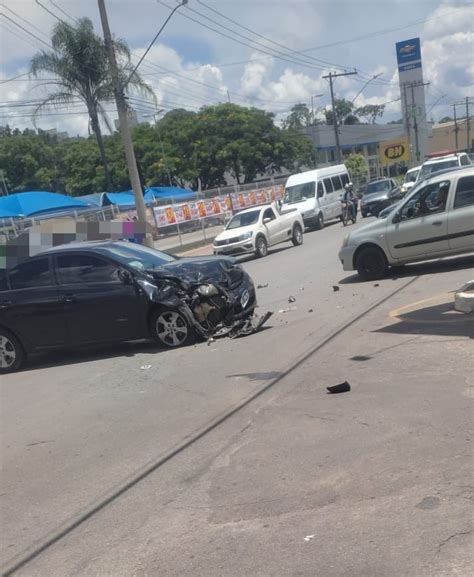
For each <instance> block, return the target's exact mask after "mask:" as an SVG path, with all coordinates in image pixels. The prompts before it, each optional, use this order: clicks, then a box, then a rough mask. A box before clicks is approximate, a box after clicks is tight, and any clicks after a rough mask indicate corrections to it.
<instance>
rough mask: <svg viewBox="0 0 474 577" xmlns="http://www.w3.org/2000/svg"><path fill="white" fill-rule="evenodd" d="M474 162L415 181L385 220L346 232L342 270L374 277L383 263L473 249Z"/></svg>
mask: <svg viewBox="0 0 474 577" xmlns="http://www.w3.org/2000/svg"><path fill="white" fill-rule="evenodd" d="M473 223H474V166H470V167H464V168H459V169H455V170H452V171H449V172H446V171H445V172H444V173H443V174H438V175H435V176H433V177H431V178H429V179H427V180H426V181H423V182H422V183H421V184H420V185H417V186H416V188H414V189H413V191H412V192H411V193H409V194H408V197H406V198H404V199H403V200H402V201H401V202H400V203H399V204H398V205H397V206H396V207H394V208H393V210H392V212H391V213H390V214H389V215H388V216H387V218H385V219H378V220H376V221H375V222H371V223H369V224H367V225H366V226H363V227H362V228H360V229H357V230H355V231H354V232H351V233H349V234H348V235H347V236H346V237H345V239H344V241H343V245H342V248H341V250H340V252H339V259H340V261H341V263H342V266H343V268H344V270H357V271H358V273H359V275H360V276H361V277H362V278H363V279H377V278H380V277H382V276H383V275H384V273H385V271H386V270H387V268H388V267H389V266H395V265H401V264H406V263H410V262H417V261H422V260H429V259H435V258H440V257H446V256H453V255H458V254H465V253H472V252H474V225H473Z"/></svg>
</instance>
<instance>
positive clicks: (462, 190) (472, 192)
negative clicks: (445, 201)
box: [454, 176, 474, 208]
mask: <svg viewBox="0 0 474 577" xmlns="http://www.w3.org/2000/svg"><path fill="white" fill-rule="evenodd" d="M473 205H474V176H464V177H463V178H460V179H459V181H458V185H457V187H456V196H455V197H454V208H463V207H464V206H473Z"/></svg>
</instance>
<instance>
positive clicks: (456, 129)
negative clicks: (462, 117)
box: [453, 103, 459, 151]
mask: <svg viewBox="0 0 474 577" xmlns="http://www.w3.org/2000/svg"><path fill="white" fill-rule="evenodd" d="M453 113H454V114H453V116H454V147H455V148H456V151H457V150H458V148H459V147H458V132H459V126H458V119H457V117H456V103H454V104H453Z"/></svg>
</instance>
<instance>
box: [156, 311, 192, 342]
mask: <svg viewBox="0 0 474 577" xmlns="http://www.w3.org/2000/svg"><path fill="white" fill-rule="evenodd" d="M150 325H151V326H150V328H151V333H152V336H153V338H154V339H155V340H156V341H157V342H158V343H159V344H160V345H162V346H164V347H168V348H177V347H183V346H185V345H189V344H191V343H192V342H193V341H194V339H195V333H194V330H193V328H192V327H191V325H190V324H189V321H188V320H187V318H186V317H185V316H184V315H183V314H182V313H181V312H180V311H178V310H176V309H166V308H161V309H158V310H156V311H154V313H153V314H152V316H151V322H150Z"/></svg>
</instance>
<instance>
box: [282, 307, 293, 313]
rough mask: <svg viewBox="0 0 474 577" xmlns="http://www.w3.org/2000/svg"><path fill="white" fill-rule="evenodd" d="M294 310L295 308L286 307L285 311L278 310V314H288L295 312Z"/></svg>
mask: <svg viewBox="0 0 474 577" xmlns="http://www.w3.org/2000/svg"><path fill="white" fill-rule="evenodd" d="M295 310H296V307H288V308H287V309H280V310H279V311H278V312H279V313H280V314H283V313H289V312H291V311H295Z"/></svg>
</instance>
